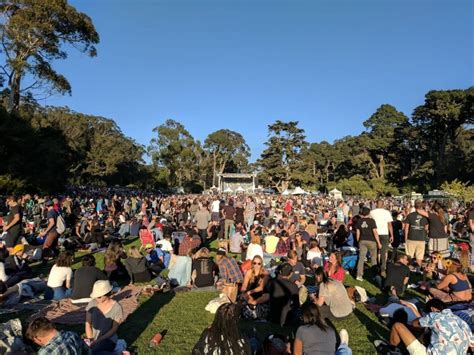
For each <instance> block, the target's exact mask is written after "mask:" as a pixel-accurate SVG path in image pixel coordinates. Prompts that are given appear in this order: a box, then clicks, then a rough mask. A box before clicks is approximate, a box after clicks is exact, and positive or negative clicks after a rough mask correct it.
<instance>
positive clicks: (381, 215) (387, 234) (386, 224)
mask: <svg viewBox="0 0 474 355" xmlns="http://www.w3.org/2000/svg"><path fill="white" fill-rule="evenodd" d="M383 207H384V203H383V201H382V200H378V201H377V208H375V209H373V210H372V211H371V212H370V217H371V218H373V219H374V220H375V224H377V233H378V235H379V239H380V243H381V244H382V248H381V249H380V265H381V267H380V269H381V270H380V275H381V276H382V277H386V276H387V273H386V270H387V256H388V245H389V243H391V242H393V226H392V222H393V218H392V215H391V213H390V212H389V211H387V210H386V209H385V208H383Z"/></svg>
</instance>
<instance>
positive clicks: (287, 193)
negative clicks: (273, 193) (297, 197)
mask: <svg viewBox="0 0 474 355" xmlns="http://www.w3.org/2000/svg"><path fill="white" fill-rule="evenodd" d="M281 194H282V196H288V195H289V194H290V191H288V189H286V190H285V191H283V192H282V193H281Z"/></svg>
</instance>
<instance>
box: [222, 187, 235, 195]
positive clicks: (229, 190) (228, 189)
mask: <svg viewBox="0 0 474 355" xmlns="http://www.w3.org/2000/svg"><path fill="white" fill-rule="evenodd" d="M224 192H225V193H226V194H231V193H232V192H234V191H233V190H232V189H231V188H230V187H228V188H227V189H225V190H224Z"/></svg>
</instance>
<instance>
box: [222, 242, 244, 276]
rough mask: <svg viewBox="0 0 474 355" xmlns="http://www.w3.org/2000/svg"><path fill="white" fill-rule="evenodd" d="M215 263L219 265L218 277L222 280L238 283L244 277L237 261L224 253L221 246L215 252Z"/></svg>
mask: <svg viewBox="0 0 474 355" xmlns="http://www.w3.org/2000/svg"><path fill="white" fill-rule="evenodd" d="M216 263H217V266H218V267H219V279H220V280H221V281H222V282H224V283H225V282H230V283H237V284H240V283H242V282H243V280H244V278H243V276H242V272H241V271H240V267H239V265H238V264H237V261H236V260H235V259H234V258H230V257H228V256H227V255H226V251H225V249H223V248H219V249H218V250H217V253H216Z"/></svg>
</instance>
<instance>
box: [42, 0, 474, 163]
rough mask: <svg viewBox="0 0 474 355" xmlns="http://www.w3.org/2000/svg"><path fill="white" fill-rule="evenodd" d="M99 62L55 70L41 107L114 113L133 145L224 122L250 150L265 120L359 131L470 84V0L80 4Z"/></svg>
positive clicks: (316, 129) (92, 0) (318, 135)
mask: <svg viewBox="0 0 474 355" xmlns="http://www.w3.org/2000/svg"><path fill="white" fill-rule="evenodd" d="M71 3H72V4H73V5H74V6H76V7H77V8H78V9H79V10H80V11H83V12H85V13H87V14H88V15H89V16H91V17H92V19H93V21H94V23H95V26H96V28H97V31H98V32H99V34H100V36H101V42H100V44H99V46H98V57H96V58H92V59H91V58H88V57H87V56H85V55H82V54H79V53H77V52H76V53H75V52H71V53H70V56H69V58H68V60H66V61H63V62H60V63H59V62H58V63H57V64H56V66H55V67H56V68H57V69H58V70H59V71H60V72H62V73H63V74H65V75H66V76H67V77H68V78H69V80H70V82H71V84H72V90H73V93H72V96H63V97H61V96H54V97H50V98H48V99H45V100H42V101H41V103H42V104H45V105H64V106H69V107H70V108H71V109H73V110H76V111H79V112H84V113H89V114H95V115H100V116H104V117H108V118H113V119H115V120H116V121H117V123H118V124H119V126H120V127H121V128H122V130H123V132H124V133H125V134H126V135H128V136H130V137H132V138H134V139H136V140H137V141H138V142H140V143H142V144H145V145H146V144H148V143H149V141H150V139H151V138H152V137H153V132H152V129H153V128H154V127H156V126H158V125H160V124H161V123H163V122H164V121H165V120H166V119H167V118H172V119H174V120H177V121H179V122H181V123H183V124H184V125H185V127H186V128H187V129H188V130H189V131H190V133H191V134H192V135H193V136H194V137H195V138H197V139H200V140H201V141H203V140H204V139H205V137H206V136H207V134H209V133H211V132H213V131H215V130H217V129H220V128H228V129H232V130H235V131H238V132H240V133H242V134H243V135H244V137H245V138H246V140H247V142H248V144H249V146H250V147H251V149H252V160H255V159H256V158H258V156H259V154H260V153H261V151H262V150H263V149H264V142H265V141H266V140H267V126H268V124H271V123H272V122H274V121H275V120H277V119H280V120H297V121H299V122H300V126H301V127H302V128H304V129H305V130H306V134H307V139H308V141H310V142H316V141H321V140H328V141H333V140H334V139H337V138H341V137H343V136H346V135H350V134H359V133H360V132H361V131H362V130H363V126H362V122H363V121H364V120H365V119H367V118H368V117H369V116H370V115H371V114H372V113H373V112H374V111H375V110H376V109H377V107H379V106H380V105H381V104H383V103H390V104H392V105H394V106H395V107H397V108H398V109H399V110H401V111H403V112H405V113H406V114H408V115H410V114H411V112H412V111H413V108H414V107H416V106H417V105H420V104H422V103H423V96H424V94H425V93H426V92H427V91H428V90H431V89H453V88H467V87H469V86H471V85H473V84H474V74H473V59H474V58H473V55H474V54H473V53H474V39H473V28H474V26H473V23H474V10H473V6H474V5H473V2H472V1H471V0H464V1H461V0H446V1H436V0H435V1H433V0H430V1H428V0H426V1H421V0H398V1H388V0H385V1H383V0H373V1H366V0H358V1H354V0H349V1H339V0H331V1H329V0H328V1H318V0H312V1H299V0H287V1H278V0H272V1H269V0H248V1H227V0H215V1H210V0H192V1H180V0H169V1H160V0H133V1H132V0H127V1H125V0H100V1H98V0H81V1H79V0H76V1H71Z"/></svg>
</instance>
